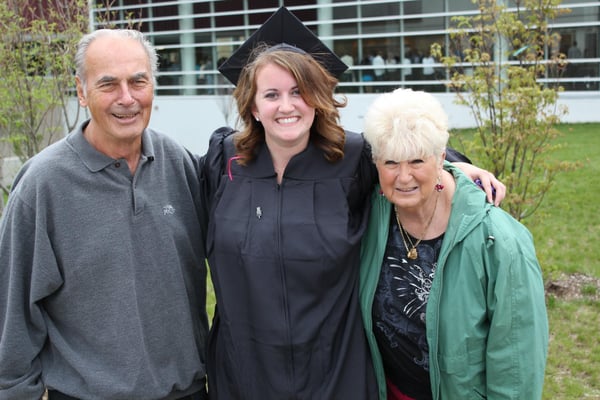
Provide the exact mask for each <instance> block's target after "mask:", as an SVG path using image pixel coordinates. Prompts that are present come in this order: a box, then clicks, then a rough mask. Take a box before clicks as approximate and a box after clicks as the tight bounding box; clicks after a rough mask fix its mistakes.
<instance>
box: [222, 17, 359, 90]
mask: <svg viewBox="0 0 600 400" xmlns="http://www.w3.org/2000/svg"><path fill="white" fill-rule="evenodd" d="M260 43H266V44H268V45H277V44H286V45H288V46H292V47H296V48H298V49H301V50H303V51H304V52H306V53H308V54H310V55H311V56H313V58H314V59H315V60H317V61H318V62H319V63H321V65H323V67H325V69H327V71H329V73H330V74H331V75H333V76H335V77H338V76H340V75H341V74H342V73H343V72H344V71H346V70H347V69H348V66H347V65H346V64H344V62H343V61H342V60H340V59H339V57H338V56H336V55H335V54H334V53H333V52H332V51H331V50H330V49H329V48H328V47H327V46H325V44H324V43H323V42H322V41H321V40H320V39H319V38H318V37H317V36H316V35H315V34H314V33H312V31H311V30H310V29H308V28H307V27H306V26H305V25H304V24H303V23H302V21H300V20H299V19H298V18H297V17H296V16H295V15H294V14H292V13H291V12H290V11H289V10H288V9H287V8H285V7H280V8H279V10H277V11H276V12H275V14H273V15H271V16H270V17H269V19H267V21H265V23H264V24H263V25H262V26H261V27H260V28H258V30H257V31H256V32H254V33H253V34H252V35H251V36H250V37H249V38H248V39H247V40H246V41H245V42H244V43H243V44H242V45H241V46H240V47H239V48H238V49H237V50H236V51H235V52H234V53H233V54H232V55H231V57H229V58H228V59H227V60H226V61H224V62H223V63H222V64H221V65H220V66H219V67H218V69H219V71H220V72H221V73H222V74H223V75H224V76H225V77H226V78H227V79H229V81H230V82H231V83H233V84H234V85H237V82H238V79H239V77H240V73H241V71H242V69H243V68H244V67H245V66H246V64H247V63H248V59H249V58H250V56H251V55H252V50H253V49H254V48H255V47H256V46H257V45H258V44H260ZM283 48H285V46H284V47H283Z"/></svg>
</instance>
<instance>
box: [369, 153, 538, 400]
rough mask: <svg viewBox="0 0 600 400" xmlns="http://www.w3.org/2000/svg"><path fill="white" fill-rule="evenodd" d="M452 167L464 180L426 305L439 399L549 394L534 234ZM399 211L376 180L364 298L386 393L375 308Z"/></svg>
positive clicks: (432, 374) (431, 364)
mask: <svg viewBox="0 0 600 400" xmlns="http://www.w3.org/2000/svg"><path fill="white" fill-rule="evenodd" d="M444 168H445V169H446V170H448V171H450V172H451V173H452V174H453V176H454V178H455V180H456V184H457V188H456V192H455V194H454V198H453V199H452V211H451V214H450V220H449V223H448V228H447V230H446V233H445V235H444V239H443V244H442V248H441V253H440V257H439V260H438V265H437V269H436V273H435V278H434V281H433V284H432V288H431V292H430V294H429V300H428V304H427V311H426V325H427V342H428V345H429V372H430V377H431V378H430V379H431V389H432V393H433V398H434V399H435V400H440V399H442V400H457V399H460V400H466V399H488V400H490V399H515V400H516V399H519V400H524V399H527V400H533V399H540V398H541V396H542V387H543V382H544V369H545V365H546V355H547V348H548V319H547V315H546V307H545V299H544V284H543V279H542V275H541V270H540V266H539V264H538V261H537V258H536V254H535V249H534V245H533V240H532V237H531V234H530V233H529V231H528V230H527V228H525V227H524V226H523V225H522V224H520V223H519V222H518V221H517V220H515V219H514V218H512V217H511V216H510V215H509V214H507V213H506V212H504V211H503V210H501V209H500V208H497V207H494V206H492V205H490V204H488V203H487V202H486V200H485V193H484V192H483V191H481V190H479V189H478V188H477V187H476V186H475V185H474V184H473V183H472V182H470V180H469V178H468V177H466V176H465V175H464V174H462V172H460V171H459V170H457V169H456V168H455V167H453V166H451V165H449V164H448V163H446V165H445V167H444ZM390 212H391V204H390V203H389V202H388V201H387V199H386V198H385V197H383V196H381V195H380V194H379V188H376V189H375V191H374V192H373V195H372V209H371V217H370V221H369V226H368V228H367V232H366V234H365V236H364V237H363V243H362V250H361V271H360V301H361V309H362V313H363V322H364V326H365V330H366V333H367V338H368V341H369V345H370V348H371V354H372V359H373V363H374V366H375V371H376V375H377V381H378V385H379V398H380V399H381V400H385V399H386V387H385V376H384V370H383V364H382V359H381V354H380V352H379V349H378V348H377V342H376V340H375V336H374V334H373V329H372V325H373V321H372V312H371V311H372V305H373V297H374V294H375V289H376V286H377V282H378V279H379V274H380V270H381V264H382V260H383V256H384V252H385V246H386V243H387V238H388V232H389V220H390Z"/></svg>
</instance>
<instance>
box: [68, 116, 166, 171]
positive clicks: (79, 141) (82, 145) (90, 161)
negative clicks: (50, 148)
mask: <svg viewBox="0 0 600 400" xmlns="http://www.w3.org/2000/svg"><path fill="white" fill-rule="evenodd" d="M89 122H90V120H89V119H88V120H87V121H85V122H83V123H82V124H81V125H79V127H78V128H77V129H76V130H74V131H73V132H71V133H70V134H69V135H68V136H67V143H69V145H70V146H71V148H72V149H73V150H74V151H75V153H76V154H77V155H78V156H79V158H80V159H81V161H82V162H83V164H84V165H85V166H86V167H87V168H88V169H89V170H90V171H91V172H98V171H101V170H103V169H104V168H106V167H108V166H109V165H111V164H113V163H114V162H115V161H116V160H115V159H114V158H111V157H109V156H107V155H105V154H103V153H101V152H99V151H98V150H96V149H95V148H94V147H93V146H92V145H91V144H90V143H89V142H88V141H87V140H86V138H85V137H84V136H83V130H84V129H85V127H86V126H87V125H88V124H89ZM147 159H151V160H154V146H153V145H152V140H150V133H149V132H148V129H144V132H143V133H142V155H141V160H142V161H145V160H147Z"/></svg>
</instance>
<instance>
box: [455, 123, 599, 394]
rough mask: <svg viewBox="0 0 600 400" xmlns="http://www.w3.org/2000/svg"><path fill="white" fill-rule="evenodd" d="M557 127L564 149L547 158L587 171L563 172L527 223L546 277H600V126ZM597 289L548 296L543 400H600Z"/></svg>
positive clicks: (584, 288)
mask: <svg viewBox="0 0 600 400" xmlns="http://www.w3.org/2000/svg"><path fill="white" fill-rule="evenodd" d="M558 128H559V130H560V131H561V132H562V133H563V136H561V137H560V138H559V139H558V143H562V144H564V146H563V148H561V149H559V150H557V151H556V152H554V153H552V154H549V155H548V157H555V158H556V159H557V160H564V161H580V162H582V163H583V167H582V168H579V169H577V170H573V171H569V172H564V173H561V174H560V175H559V176H558V177H557V179H556V181H555V183H554V185H553V186H552V188H551V189H550V191H549V192H548V193H547V195H546V198H545V199H544V202H543V204H542V205H541V207H540V208H539V209H538V210H537V211H536V213H535V214H533V215H532V216H531V217H529V218H527V219H525V220H523V221H522V222H523V224H525V225H526V226H527V227H528V228H529V230H530V231H531V233H532V234H533V236H534V240H535V243H536V251H537V255H538V259H539V261H540V265H541V266H542V269H543V271H544V276H545V277H546V279H551V278H552V277H554V276H557V275H559V274H562V273H565V274H574V273H581V274H585V275H590V276H594V277H600V246H598V238H600V213H599V212H598V211H599V207H598V200H599V198H600V124H572V125H560V126H559V127H558ZM460 134H461V133H458V134H457V135H460ZM597 291H598V289H597V288H596V287H595V286H590V285H584V286H583V287H582V288H581V294H582V295H583V296H582V297H583V299H580V300H565V299H561V298H556V297H553V296H548V297H547V307H548V319H549V324H550V345H549V349H548V362H547V365H546V379H545V382H544V394H543V399H544V400H546V399H547V400H550V399H552V400H563V399H564V400H573V399H600V341H599V340H598V335H599V333H598V329H599V327H600V302H599V301H594V300H590V297H593V296H594V295H596V294H597Z"/></svg>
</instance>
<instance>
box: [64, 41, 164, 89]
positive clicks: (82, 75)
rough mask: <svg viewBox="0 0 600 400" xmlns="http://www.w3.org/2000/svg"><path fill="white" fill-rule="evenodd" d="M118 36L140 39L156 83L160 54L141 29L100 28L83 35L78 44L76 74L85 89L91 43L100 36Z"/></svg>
mask: <svg viewBox="0 0 600 400" xmlns="http://www.w3.org/2000/svg"><path fill="white" fill-rule="evenodd" d="M106 36H112V37H118V38H123V39H133V40H136V41H138V42H139V43H140V44H141V45H142V46H143V47H144V50H145V51H146V54H147V55H148V62H149V63H150V70H151V73H152V80H153V81H154V83H155V84H156V74H157V72H158V55H157V54H156V50H155V49H154V47H153V46H152V44H151V43H150V42H149V41H148V40H147V39H146V38H145V37H144V34H143V33H141V32H140V31H136V30H133V29H98V30H96V31H93V32H91V33H88V34H87V35H85V36H83V37H82V38H81V40H79V43H78V44H77V53H76V54H75V75H76V76H77V77H78V78H79V79H80V80H81V83H82V85H83V87H84V89H85V87H86V83H87V82H86V65H85V55H86V53H87V50H88V48H89V47H90V44H91V43H92V42H93V41H94V40H96V39H98V38H99V37H106Z"/></svg>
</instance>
